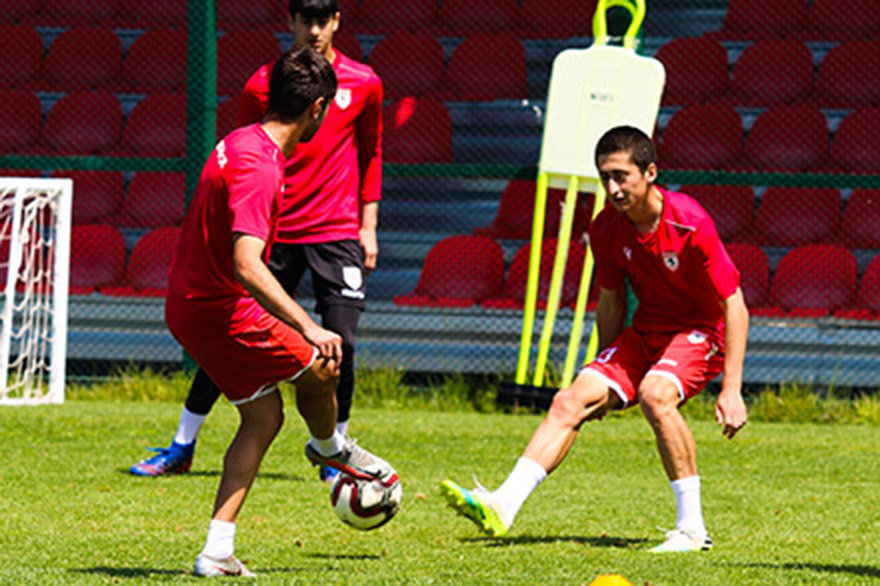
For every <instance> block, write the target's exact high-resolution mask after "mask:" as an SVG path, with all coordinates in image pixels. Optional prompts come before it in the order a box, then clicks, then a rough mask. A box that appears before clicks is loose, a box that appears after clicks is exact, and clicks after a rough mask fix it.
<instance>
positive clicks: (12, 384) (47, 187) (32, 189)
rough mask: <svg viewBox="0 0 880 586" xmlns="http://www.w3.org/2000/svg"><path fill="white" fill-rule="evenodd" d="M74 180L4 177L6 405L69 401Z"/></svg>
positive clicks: (0, 352)
mask: <svg viewBox="0 0 880 586" xmlns="http://www.w3.org/2000/svg"><path fill="white" fill-rule="evenodd" d="M72 200H73V181H72V180H71V179H31V178H20V177H0V277H2V278H3V279H5V281H4V287H3V293H2V297H0V405H38V404H44V403H62V402H64V375H65V362H66V358H67V301H68V277H69V267H70V233H71V223H72V222H71V219H72V218H71V216H72V212H71V210H72Z"/></svg>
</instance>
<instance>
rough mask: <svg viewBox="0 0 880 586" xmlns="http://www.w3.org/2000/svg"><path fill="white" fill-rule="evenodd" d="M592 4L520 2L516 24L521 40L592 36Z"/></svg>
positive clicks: (582, 0)
mask: <svg viewBox="0 0 880 586" xmlns="http://www.w3.org/2000/svg"><path fill="white" fill-rule="evenodd" d="M595 12H596V0H523V1H522V4H521V5H520V8H519V15H518V18H517V23H518V25H519V28H520V37H522V38H567V37H588V36H591V35H592V23H593V14H594V13H595Z"/></svg>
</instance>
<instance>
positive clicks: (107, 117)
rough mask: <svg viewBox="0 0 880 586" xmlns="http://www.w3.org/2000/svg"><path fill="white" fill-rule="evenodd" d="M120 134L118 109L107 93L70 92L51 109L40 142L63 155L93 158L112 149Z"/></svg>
mask: <svg viewBox="0 0 880 586" xmlns="http://www.w3.org/2000/svg"><path fill="white" fill-rule="evenodd" d="M121 132H122V106H121V104H120V103H119V98H117V97H116V96H115V95H114V94H111V93H109V92H74V93H71V94H67V95H66V96H64V97H63V98H61V99H60V100H58V101H57V102H55V105H54V106H52V109H51V110H49V115H48V116H47V117H46V125H45V127H44V128H43V141H44V142H45V143H46V146H48V147H49V148H50V149H52V150H53V151H54V152H57V153H59V154H63V155H93V154H101V153H103V152H105V151H109V150H111V149H113V148H114V147H115V146H116V145H117V143H118V142H119V137H120V134H121Z"/></svg>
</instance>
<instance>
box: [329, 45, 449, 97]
mask: <svg viewBox="0 0 880 586" xmlns="http://www.w3.org/2000/svg"><path fill="white" fill-rule="evenodd" d="M334 44H335V37H334ZM443 60H444V54H443V45H441V44H440V41H438V40H437V39H436V38H435V37H434V36H433V35H431V34H429V33H407V32H402V33H393V34H390V35H388V36H387V37H385V38H383V39H382V40H381V41H379V42H378V43H377V44H376V46H375V47H373V50H372V51H371V52H370V66H371V67H372V68H373V69H374V70H375V71H376V74H377V75H378V76H379V77H380V78H381V79H382V84H383V89H384V92H385V96H386V97H388V98H392V99H395V98H402V97H404V96H420V95H423V94H425V93H427V92H429V91H431V90H433V89H435V88H437V87H438V86H439V85H440V83H441V82H442V81H443Z"/></svg>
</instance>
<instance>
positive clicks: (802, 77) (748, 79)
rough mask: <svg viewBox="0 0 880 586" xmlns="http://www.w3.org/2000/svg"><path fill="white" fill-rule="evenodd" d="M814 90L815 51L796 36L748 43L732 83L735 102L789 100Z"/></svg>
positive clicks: (773, 103)
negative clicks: (788, 38) (791, 38)
mask: <svg viewBox="0 0 880 586" xmlns="http://www.w3.org/2000/svg"><path fill="white" fill-rule="evenodd" d="M812 90H813V54H812V53H811V52H810V49H809V48H808V47H807V46H806V45H805V44H804V43H802V42H800V41H797V40H779V39H768V40H765V41H759V42H757V43H754V44H752V45H749V46H748V47H746V49H745V50H744V51H743V52H742V54H740V56H739V59H737V61H736V66H735V67H734V69H733V77H732V79H731V83H730V91H731V99H732V104H731V105H734V106H742V107H755V106H777V105H781V104H790V103H792V102H795V101H798V100H801V99H803V98H806V97H808V96H809V95H810V92H812Z"/></svg>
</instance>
